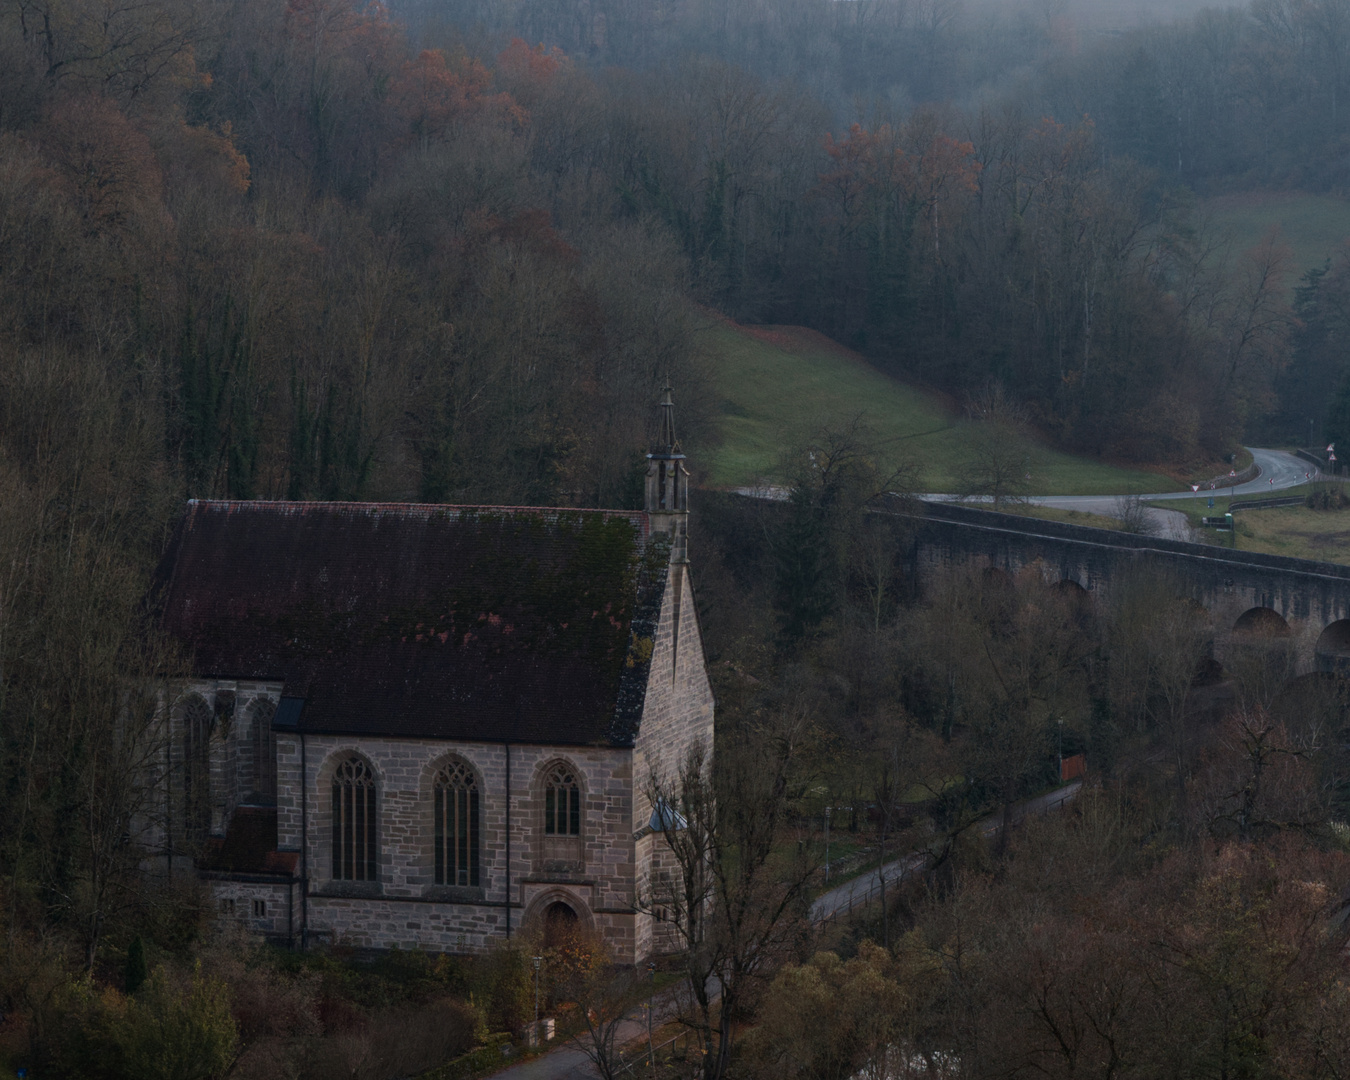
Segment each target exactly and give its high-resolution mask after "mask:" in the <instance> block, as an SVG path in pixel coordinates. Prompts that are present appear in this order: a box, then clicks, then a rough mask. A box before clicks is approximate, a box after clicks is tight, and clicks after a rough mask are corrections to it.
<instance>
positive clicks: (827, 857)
mask: <svg viewBox="0 0 1350 1080" xmlns="http://www.w3.org/2000/svg"><path fill="white" fill-rule="evenodd" d="M829 883H830V808H829V807H828V806H827V807H825V884H826V885H828V884H829Z"/></svg>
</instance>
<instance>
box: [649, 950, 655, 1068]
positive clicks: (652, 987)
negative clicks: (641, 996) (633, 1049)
mask: <svg viewBox="0 0 1350 1080" xmlns="http://www.w3.org/2000/svg"><path fill="white" fill-rule="evenodd" d="M647 973H648V974H649V975H651V977H652V981H651V983H650V984H648V987H647V1064H648V1065H650V1066H651V1067H652V1070H653V1071H655V1069H656V1050H655V1049H654V1048H653V1044H652V998H653V997H654V996H655V995H656V961H654V960H648V961H647Z"/></svg>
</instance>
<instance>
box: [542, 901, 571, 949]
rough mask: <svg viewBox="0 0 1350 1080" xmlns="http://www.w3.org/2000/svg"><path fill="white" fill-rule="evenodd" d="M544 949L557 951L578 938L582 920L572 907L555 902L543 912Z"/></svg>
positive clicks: (561, 902)
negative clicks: (577, 933)
mask: <svg viewBox="0 0 1350 1080" xmlns="http://www.w3.org/2000/svg"><path fill="white" fill-rule="evenodd" d="M543 922H544V948H546V949H556V948H559V947H560V946H563V945H566V944H567V942H569V941H570V940H571V939H572V938H574V937H575V936H576V932H577V927H578V926H579V925H580V920H579V919H578V918H577V913H576V911H574V910H573V909H572V907H571V906H570V905H568V904H566V903H564V902H563V901H561V900H554V901H553V903H551V904H549V905H548V907H546V908H544V911H543Z"/></svg>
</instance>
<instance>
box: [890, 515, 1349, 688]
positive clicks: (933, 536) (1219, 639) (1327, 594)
mask: <svg viewBox="0 0 1350 1080" xmlns="http://www.w3.org/2000/svg"><path fill="white" fill-rule="evenodd" d="M912 526H913V530H914V532H913V543H912V545H911V547H910V556H909V557H910V560H911V565H910V567H909V569H910V571H911V573H912V574H913V580H915V581H917V582H918V583H919V585H920V588H922V586H923V583H924V581H926V580H929V579H931V577H932V575H933V574H934V573H935V572H938V571H940V570H941V569H943V568H951V567H958V566H979V567H984V568H985V569H987V570H989V571H990V572H991V573H993V572H998V573H1005V574H1008V575H1009V576H1010V577H1013V578H1016V577H1017V576H1019V575H1023V574H1026V573H1037V574H1039V575H1040V576H1041V577H1042V579H1043V580H1045V581H1047V582H1050V583H1052V584H1053V583H1058V582H1064V583H1066V587H1068V588H1082V589H1083V590H1085V592H1086V593H1087V594H1088V595H1089V596H1091V597H1093V598H1094V599H1095V600H1096V601H1097V602H1104V601H1105V600H1106V599H1107V598H1109V596H1110V592H1111V588H1112V584H1113V582H1114V583H1116V584H1119V583H1120V582H1122V581H1123V580H1124V579H1125V578H1126V577H1128V576H1131V575H1135V574H1138V573H1139V572H1140V571H1145V570H1159V571H1163V572H1166V573H1170V574H1171V575H1172V576H1174V577H1175V578H1176V579H1177V580H1179V581H1181V582H1183V583H1185V585H1186V586H1188V587H1189V589H1190V593H1191V596H1192V598H1193V599H1194V600H1195V601H1197V602H1198V603H1200V604H1202V605H1204V607H1205V608H1206V609H1207V610H1208V611H1209V613H1210V615H1211V617H1212V618H1213V620H1214V630H1215V636H1214V657H1215V659H1216V660H1218V661H1219V662H1220V663H1222V662H1223V661H1224V659H1225V655H1226V654H1227V652H1228V650H1229V648H1230V647H1231V646H1232V645H1233V644H1234V643H1235V642H1237V641H1240V640H1241V639H1242V638H1243V637H1244V636H1246V635H1248V634H1259V635H1269V634H1278V635H1281V636H1285V635H1293V636H1294V638H1295V640H1296V643H1297V655H1298V668H1299V673H1300V674H1307V673H1311V672H1314V671H1336V672H1340V673H1345V672H1347V671H1350V566H1341V565H1337V564H1334V563H1322V562H1312V561H1310V560H1306V559H1291V558H1286V557H1284V556H1280V555H1262V554H1258V553H1256V552H1248V551H1234V550H1230V549H1227V548H1221V547H1213V546H1210V545H1207V544H1188V543H1181V542H1178V541H1174V540H1162V539H1157V538H1154V537H1147V536H1136V535H1132V534H1129V533H1122V532H1113V531H1111V530H1107V529H1093V528H1086V527H1083V526H1079V525H1065V524H1061V523H1059V522H1054V521H1043V520H1040V519H1037V518H1028V517H1022V516H1019V515H1014V514H1002V513H996V512H992V511H989V510H976V509H972V508H970V507H965V506H958V505H953V504H950V503H928V504H925V507H924V513H923V514H922V516H916V517H914V518H912ZM1070 583H1071V584H1070Z"/></svg>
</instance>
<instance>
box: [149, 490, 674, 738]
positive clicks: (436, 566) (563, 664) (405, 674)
mask: <svg viewBox="0 0 1350 1080" xmlns="http://www.w3.org/2000/svg"><path fill="white" fill-rule="evenodd" d="M668 559H669V553H668V550H667V547H666V544H665V538H664V537H661V536H657V537H655V538H653V537H652V536H651V534H650V530H649V527H648V520H647V515H646V514H644V513H619V512H608V511H595V510H551V509H537V508H521V507H457V506H428V505H417V504H389V503H298V502H214V501H211V502H208V501H197V500H194V501H192V502H190V503H188V506H187V512H186V513H185V514H184V516H183V518H182V520H181V521H180V522H179V524H178V528H177V530H176V531H175V534H174V537H173V540H172V542H171V544H170V546H169V550H168V551H167V553H166V554H165V557H164V559H163V561H162V563H161V565H160V568H159V572H158V574H157V577H156V589H155V594H154V599H155V603H156V605H157V607H158V610H159V613H160V615H161V618H162V620H163V625H164V626H165V628H166V629H167V630H168V631H169V632H170V633H171V634H172V635H173V636H174V637H176V638H178V639H179V640H180V641H181V642H183V644H184V645H185V646H187V647H188V648H189V649H190V650H191V654H192V667H193V671H194V673H195V674H196V675H197V676H199V677H202V678H219V679H250V680H254V679H256V680H268V681H280V682H282V683H284V685H285V688H284V690H283V694H284V695H286V697H287V698H292V699H294V698H303V699H304V703H303V706H300V707H299V708H298V716H296V717H295V718H294V720H293V723H294V724H295V725H296V726H297V727H298V728H299V730H302V731H308V732H315V733H319V732H323V733H333V734H351V735H375V736H378V735H396V736H416V737H422V738H442V739H455V740H466V741H467V740H485V741H510V742H529V743H543V744H564V745H594V744H610V745H619V746H628V745H632V742H633V739H634V738H635V737H636V733H637V724H638V720H639V718H640V716H641V712H642V704H643V699H644V697H645V694H646V679H647V671H648V668H649V664H650V657H651V649H652V639H653V637H654V635H655V628H656V620H657V617H658V615H659V612H660V606H661V600H662V595H663V592H664V589H665V580H666V574H665V569H666V564H667V562H668ZM295 711H296V710H294V709H293V710H292V712H295ZM282 719H283V718H282V717H281V715H280V712H279V713H278V717H277V721H278V722H281V721H282Z"/></svg>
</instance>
